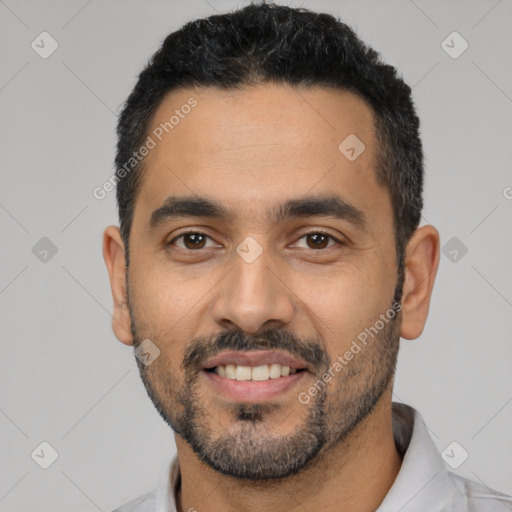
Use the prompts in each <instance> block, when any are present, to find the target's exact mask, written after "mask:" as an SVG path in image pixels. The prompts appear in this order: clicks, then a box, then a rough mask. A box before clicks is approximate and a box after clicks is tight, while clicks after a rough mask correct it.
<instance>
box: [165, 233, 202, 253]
mask: <svg viewBox="0 0 512 512" xmlns="http://www.w3.org/2000/svg"><path fill="white" fill-rule="evenodd" d="M208 238H210V237H209V236H207V235H205V234H204V233H198V232H196V231H190V232H188V233H182V234H181V235H180V236H177V237H176V238H174V239H173V240H171V242H169V245H176V246H177V247H179V248H180V249H186V250H191V251H194V250H198V249H204V248H205V244H206V240H207V239H208ZM178 240H181V241H182V242H181V244H179V243H177V241H178Z"/></svg>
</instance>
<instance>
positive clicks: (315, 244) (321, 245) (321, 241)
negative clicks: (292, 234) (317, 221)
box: [299, 231, 342, 250]
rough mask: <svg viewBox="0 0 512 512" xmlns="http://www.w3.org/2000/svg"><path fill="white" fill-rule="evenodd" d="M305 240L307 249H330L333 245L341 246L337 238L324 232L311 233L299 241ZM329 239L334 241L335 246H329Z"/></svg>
mask: <svg viewBox="0 0 512 512" xmlns="http://www.w3.org/2000/svg"><path fill="white" fill-rule="evenodd" d="M302 239H305V240H306V244H307V247H306V249H314V250H318V249H328V248H329V247H332V246H333V245H336V243H338V244H341V243H342V242H340V241H339V240H338V239H337V238H335V237H334V236H332V235H330V234H329V233H325V232H323V231H312V232H311V233H306V234H305V235H302V236H301V237H300V238H299V240H302ZM329 239H330V240H332V241H334V243H333V244H331V245H328V243H329Z"/></svg>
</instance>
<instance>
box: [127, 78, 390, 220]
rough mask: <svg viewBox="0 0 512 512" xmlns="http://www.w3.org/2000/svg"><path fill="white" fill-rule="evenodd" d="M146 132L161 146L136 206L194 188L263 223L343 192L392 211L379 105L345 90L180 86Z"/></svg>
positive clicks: (360, 203) (147, 163) (361, 203)
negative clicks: (379, 155)
mask: <svg viewBox="0 0 512 512" xmlns="http://www.w3.org/2000/svg"><path fill="white" fill-rule="evenodd" d="M148 136H149V137H150V138H151V139H152V145H153V146H154V147H153V148H152V149H151V150H150V151H149V154H148V155H147V157H146V158H145V160H144V177H143V181H142V187H141V190H140V191H139V194H138V199H137V202H136V211H137V209H139V210H140V209H146V208H157V207H158V206H160V205H161V204H162V203H163V202H164V201H165V199H166V198H167V197H168V196H176V195H186V196H191V195H197V196H200V197H210V198H212V199H215V200H216V201H218V202H222V203H223V204H225V205H226V206H227V207H228V208H232V210H233V211H239V212H240V213H242V212H245V213H246V214H247V215H248V216H250V218H251V220H252V221H256V220H257V219H258V220H261V221H263V217H261V218H260V217H259V212H260V211H263V210H265V211H268V210H269V209H271V208H272V207H273V206H274V205H275V204H278V203H279V204H281V203H282V202H283V200H287V199H296V198H298V197H301V196H305V195H306V194H308V193H313V194H320V195H322V194H324V195H325V194H332V193H333V192H338V193H339V194H340V195H341V196H342V197H344V198H347V199H348V200H349V201H350V202H351V204H354V205H356V206H357V207H358V208H359V209H361V210H363V211H364V210H368V213H369V214H370V215H369V216H370V217H371V213H372V210H373V211H374V213H376V214H378V213H379V210H380V214H381V216H382V215H387V214H388V213H389V214H390V203H389V196H388V193H387V191H386V190H385V189H383V188H382V187H381V186H380V185H378V184H377V182H376V178H375V154H376V150H377V148H376V141H377V137H376V134H375V125H374V118H373V112H372V110H371V108H370V107H369V106H368V105H367V104H366V102H365V101H364V100H362V99H361V98H360V97H358V96H357V95H356V94H354V93H351V92H348V91H343V90H338V89H330V88H322V87H315V88H310V89H305V88H294V87H291V86H288V85H275V84H264V85H258V86H254V87H250V88H246V89H243V90H219V89H216V88H202V89H196V88H187V89H179V90H174V91H172V92H171V93H169V94H167V95H166V97H165V98H164V99H163V101H162V102H161V104H160V105H159V107H158V109H157V111H156V113H155V115H154V116H153V118H152V121H151V123H150V126H149V129H148ZM359 153H360V154H359ZM354 156H355V157H356V158H354ZM146 214H147V212H146Z"/></svg>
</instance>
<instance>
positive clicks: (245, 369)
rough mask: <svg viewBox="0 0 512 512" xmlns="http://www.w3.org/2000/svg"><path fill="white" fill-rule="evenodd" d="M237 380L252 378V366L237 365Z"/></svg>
mask: <svg viewBox="0 0 512 512" xmlns="http://www.w3.org/2000/svg"><path fill="white" fill-rule="evenodd" d="M235 379H236V380H251V367H250V366H241V365H237V367H236V372H235Z"/></svg>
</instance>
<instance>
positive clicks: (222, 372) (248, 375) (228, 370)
mask: <svg viewBox="0 0 512 512" xmlns="http://www.w3.org/2000/svg"><path fill="white" fill-rule="evenodd" d="M205 371H206V372H210V373H216V374H217V375H219V376H220V377H224V378H226V379H230V380H238V381H242V380H243V381H247V380H252V381H259V382H261V381H265V380H270V379H280V378H281V377H288V376H289V375H293V374H295V373H297V372H305V371H307V370H306V369H305V368H290V367H289V366H286V365H281V364H277V363H273V364H262V365H259V366H244V365H235V364H226V365H223V364H221V365H218V366H215V367H213V368H205Z"/></svg>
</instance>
